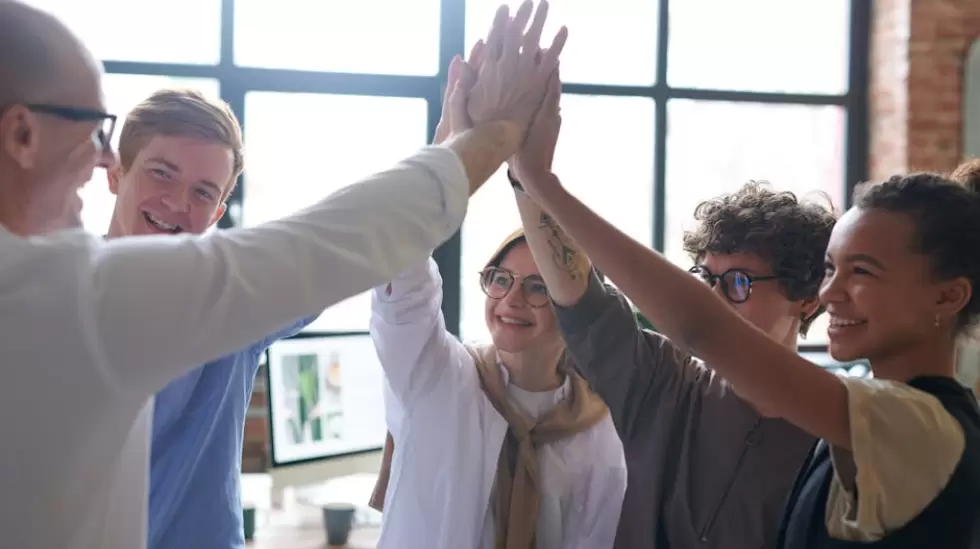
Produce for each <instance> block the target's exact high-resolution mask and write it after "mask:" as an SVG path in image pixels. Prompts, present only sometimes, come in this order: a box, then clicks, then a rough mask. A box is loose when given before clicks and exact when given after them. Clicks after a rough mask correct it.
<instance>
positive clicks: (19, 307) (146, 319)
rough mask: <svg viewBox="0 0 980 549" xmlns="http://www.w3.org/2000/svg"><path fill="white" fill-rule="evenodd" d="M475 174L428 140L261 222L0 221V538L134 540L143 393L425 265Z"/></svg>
mask: <svg viewBox="0 0 980 549" xmlns="http://www.w3.org/2000/svg"><path fill="white" fill-rule="evenodd" d="M310 184H315V183H314V182H312V181H311V183H310ZM468 189H469V186H468V182H467V177H466V174H465V172H464V170H463V166H462V165H461V163H460V162H459V159H458V158H457V157H456V155H455V154H454V153H453V152H452V151H450V150H449V149H445V148H440V147H430V148H426V149H424V150H422V151H421V152H420V153H418V154H416V155H415V156H413V157H411V158H410V159H408V160H406V161H405V162H403V163H401V164H399V165H398V166H397V167H396V168H394V169H392V170H390V171H387V172H384V173H382V174H379V175H377V176H374V177H371V178H369V179H368V180H366V181H364V182H362V183H360V184H357V185H352V186H349V187H347V188H345V189H343V190H341V191H339V192H336V193H334V194H333V195H332V196H330V197H329V198H327V199H326V200H324V201H322V202H320V203H318V204H316V205H314V206H312V207H310V208H308V209H307V210H305V211H303V212H300V213H298V214H295V215H293V216H290V217H287V218H284V219H282V220H278V221H274V222H271V223H268V224H265V225H262V226H260V227H254V228H248V229H234V230H226V231H215V232H214V233H212V234H209V235H207V236H203V237H190V236H189V237H180V238H178V237H170V236H159V237H156V236H155V237H134V238H126V239H118V240H113V241H108V242H105V241H103V239H102V238H98V237H95V236H93V235H88V234H85V233H83V232H80V231H73V232H69V233H62V234H59V235H55V236H50V237H45V238H30V239H25V238H19V237H16V236H14V235H11V234H10V233H8V232H6V231H2V230H0V325H2V326H3V330H2V332H0V338H2V342H0V359H2V363H3V365H4V368H5V372H6V373H5V379H4V382H3V384H0V417H3V418H4V420H3V421H2V422H0V441H2V444H3V450H2V451H0V478H2V483H0V539H2V545H3V546H4V547H16V548H17V549H35V548H36V549H53V548H58V549H138V548H141V547H144V546H145V543H146V525H145V522H146V499H147V467H148V459H147V457H148V444H149V438H148V433H149V420H150V416H151V411H150V409H151V406H152V400H151V399H150V397H151V396H152V395H153V394H154V393H156V392H157V391H159V390H160V389H162V388H163V387H164V386H165V385H166V384H167V383H168V382H169V381H170V380H172V379H174V378H176V377H178V376H180V375H182V374H184V373H185V372H187V371H188V370H191V369H193V368H195V367H198V366H199V365H201V364H204V363H206V362H208V361H210V360H213V359H215V358H217V357H219V356H223V355H225V354H228V353H231V352H234V351H237V350H239V349H241V348H243V347H245V346H246V345H248V344H250V343H251V342H254V341H257V340H259V339H261V338H262V337H264V336H265V335H267V334H269V333H271V332H274V331H275V330H277V329H279V328H281V327H282V326H284V325H286V324H287V323H290V322H294V321H295V320H296V319H297V318H301V317H304V316H310V315H313V314H316V313H318V312H320V311H322V310H323V309H324V308H326V307H328V306H330V305H332V304H334V303H336V302H338V301H341V300H343V299H345V298H347V297H350V296H352V295H355V294H357V293H359V292H361V291H365V290H368V289H370V288H371V286H373V285H376V284H380V283H381V282H383V281H385V280H388V279H390V278H391V277H392V276H394V275H395V274H397V273H398V272H399V271H401V270H404V269H405V268H408V267H409V266H411V265H413V264H417V263H418V262H419V261H421V260H423V259H424V258H425V257H426V256H427V255H428V254H430V253H431V252H432V250H433V248H435V247H436V246H438V245H439V244H440V243H442V242H443V241H444V240H446V239H447V238H449V237H450V236H451V235H452V234H453V233H454V232H455V231H456V230H457V229H458V227H459V225H460V224H461V222H462V219H463V215H464V214H465V210H466V202H467V197H468Z"/></svg>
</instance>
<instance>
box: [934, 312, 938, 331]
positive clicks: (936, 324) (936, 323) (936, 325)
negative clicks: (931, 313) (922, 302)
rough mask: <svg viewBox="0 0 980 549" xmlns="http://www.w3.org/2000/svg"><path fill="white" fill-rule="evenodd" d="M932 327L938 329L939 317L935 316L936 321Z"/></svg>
mask: <svg viewBox="0 0 980 549" xmlns="http://www.w3.org/2000/svg"><path fill="white" fill-rule="evenodd" d="M933 326H935V327H936V328H938V327H939V315H936V321H935V324H933Z"/></svg>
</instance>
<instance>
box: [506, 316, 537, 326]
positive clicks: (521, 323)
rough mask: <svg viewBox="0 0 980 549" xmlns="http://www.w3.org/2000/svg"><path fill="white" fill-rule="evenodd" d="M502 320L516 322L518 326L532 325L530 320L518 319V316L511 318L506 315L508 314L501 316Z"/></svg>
mask: <svg viewBox="0 0 980 549" xmlns="http://www.w3.org/2000/svg"><path fill="white" fill-rule="evenodd" d="M500 321H501V322H503V323H504V324H516V325H518V326H530V325H531V323H530V322H525V321H523V320H520V319H517V318H510V317H506V316H502V317H500Z"/></svg>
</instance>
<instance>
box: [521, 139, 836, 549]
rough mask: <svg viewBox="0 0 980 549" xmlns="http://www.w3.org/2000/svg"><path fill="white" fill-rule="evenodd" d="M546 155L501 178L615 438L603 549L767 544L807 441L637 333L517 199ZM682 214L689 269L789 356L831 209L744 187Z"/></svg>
mask: <svg viewBox="0 0 980 549" xmlns="http://www.w3.org/2000/svg"><path fill="white" fill-rule="evenodd" d="M542 146H543V147H549V146H553V145H548V144H544V145H542ZM548 157H549V153H548V151H547V150H543V151H526V150H525V151H522V153H521V154H520V155H519V156H518V160H517V162H515V163H512V165H511V167H512V172H511V176H512V178H513V180H514V184H515V189H516V196H517V203H518V206H519V208H520V210H521V217H522V219H523V222H524V228H525V230H526V231H527V239H528V243H529V244H530V247H531V250H532V251H533V253H534V258H535V260H536V262H537V264H538V265H540V267H541V275H542V277H543V279H544V281H545V283H546V284H547V285H548V289H549V292H550V294H551V298H552V299H553V300H554V303H555V310H556V312H557V314H558V323H559V326H560V327H561V331H562V335H563V337H564V339H565V341H566V344H567V345H568V350H569V354H570V356H571V357H572V358H573V360H574V361H575V363H576V364H577V365H578V366H579V368H580V371H581V372H582V373H583V375H584V376H585V378H586V379H587V380H588V381H589V382H590V383H591V385H592V386H593V387H594V388H595V390H596V391H597V392H598V393H599V395H600V396H602V398H603V400H604V401H605V402H606V404H607V405H608V406H609V409H610V413H611V414H612V418H613V421H614V423H615V425H616V429H617V431H618V433H619V435H620V437H621V439H622V441H623V446H624V451H625V454H626V461H627V463H628V465H629V485H628V487H627V491H626V497H625V500H624V503H623V511H622V516H621V519H620V524H619V530H618V533H617V537H616V545H615V546H616V547H617V548H620V549H627V548H628V549H632V548H643V549H648V548H658V549H666V548H668V547H669V548H671V549H693V548H695V547H697V548H699V549H700V548H725V549H749V548H753V549H757V548H765V549H771V548H772V547H774V546H775V542H776V536H777V533H778V525H779V520H780V518H781V516H782V509H783V504H784V502H785V500H786V497H787V494H788V493H789V491H790V489H791V488H792V485H793V479H794V477H795V475H796V473H797V470H798V469H799V467H800V465H801V464H802V463H803V461H804V460H805V459H806V457H807V455H808V453H809V451H810V449H811V447H812V446H813V444H814V437H812V436H810V435H809V434H807V433H805V432H804V431H803V430H802V429H799V428H798V427H796V426H794V425H792V424H790V423H788V422H786V421H783V420H780V419H768V418H765V417H763V415H762V414H760V413H759V412H758V411H757V410H755V409H754V408H753V407H752V405H751V404H749V403H748V402H746V401H745V400H743V399H742V398H740V397H739V396H738V395H737V394H736V393H735V392H734V391H733V389H732V387H731V386H730V384H729V383H728V382H727V381H726V380H725V379H724V378H722V377H721V376H719V375H717V373H716V372H715V371H714V370H712V368H711V365H710V364H705V363H704V362H702V361H701V360H699V359H698V358H696V357H694V356H691V355H689V354H687V353H685V352H683V351H682V350H681V349H679V348H678V347H676V346H675V345H674V344H672V343H671V341H669V340H668V339H667V338H665V337H664V336H662V335H661V334H659V333H656V332H654V331H651V330H647V329H644V328H643V327H642V326H639V325H638V324H637V321H636V316H635V314H634V311H633V309H632V307H631V305H630V303H629V302H628V301H627V300H626V299H625V298H624V297H623V296H622V295H621V294H620V293H619V292H618V291H617V290H616V289H615V288H613V287H612V286H609V285H605V284H603V283H602V282H601V281H600V278H599V277H597V276H596V274H595V271H594V270H593V268H592V265H591V262H590V261H589V259H588V257H586V255H585V254H584V253H583V252H582V251H581V249H580V248H579V247H578V245H577V244H576V243H575V242H574V241H572V240H571V239H570V238H569V237H568V236H567V235H566V234H565V233H564V231H563V230H562V229H561V227H559V226H558V224H557V223H556V222H555V221H554V219H553V218H552V217H551V216H549V215H547V214H545V213H543V211H542V209H541V208H540V207H539V206H538V205H537V204H536V203H535V202H534V201H533V200H532V199H531V198H530V197H529V196H528V195H527V194H525V193H524V192H523V188H522V186H521V182H523V181H528V180H530V181H532V182H533V181H535V179H536V178H554V177H555V175H553V174H552V173H551V171H550V166H548V165H546V164H543V163H542V162H541V161H540V160H538V159H540V158H548ZM694 217H695V220H696V222H697V224H696V226H694V227H693V228H692V229H691V230H690V231H688V232H687V233H685V235H684V249H685V250H686V251H687V253H688V254H689V255H690V257H691V259H692V266H691V267H690V272H691V273H692V274H693V275H694V276H697V277H699V278H701V279H702V280H704V281H705V282H706V283H707V284H709V285H711V286H712V287H713V289H714V291H715V293H716V294H717V295H718V297H719V298H720V299H722V300H724V301H725V302H726V303H728V304H729V305H730V306H731V307H732V308H733V309H734V310H736V311H737V312H738V313H739V314H740V315H742V316H743V317H744V318H745V319H747V320H748V321H750V322H751V323H752V324H754V325H755V326H756V327H757V328H759V329H760V330H762V331H763V332H765V333H767V334H768V335H769V336H770V337H771V338H772V339H774V340H776V341H778V342H780V343H782V344H783V345H785V346H786V347H788V348H790V349H793V350H794V351H795V350H796V348H797V341H798V336H799V335H805V334H806V333H807V330H808V329H809V327H810V325H811V324H812V323H813V321H814V319H815V318H816V317H817V316H819V315H820V314H821V313H822V312H823V309H822V308H821V307H820V305H819V303H818V302H817V293H818V291H819V288H820V282H821V280H822V279H823V273H824V251H825V250H826V248H827V242H828V240H829V238H830V233H831V230H832V228H833V226H834V223H835V215H834V213H833V212H832V211H831V209H829V208H827V207H824V206H823V205H820V204H817V203H809V202H806V201H801V200H798V199H797V197H796V196H794V195H793V194H792V193H788V192H777V191H775V190H773V189H772V188H771V187H770V186H768V185H767V184H764V183H758V182H750V183H747V184H746V185H744V186H743V187H742V188H741V189H740V190H738V191H737V192H735V193H732V194H728V195H725V196H720V197H717V198H713V199H711V200H707V201H705V202H703V203H701V204H700V205H699V206H698V208H697V209H696V211H695V213H694ZM657 283H658V281H657V280H650V281H649V284H657Z"/></svg>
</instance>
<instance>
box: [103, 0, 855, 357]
mask: <svg viewBox="0 0 980 549" xmlns="http://www.w3.org/2000/svg"><path fill="white" fill-rule="evenodd" d="M673 1H680V0H673ZM440 4H441V6H440V8H441V10H440V38H439V67H440V69H439V73H438V74H436V75H432V76H399V75H373V74H348V73H336V72H311V71H302V70H285V69H264V68H254V67H242V66H236V65H235V63H234V47H235V44H234V42H235V40H234V36H235V35H234V33H235V0H221V40H220V44H221V55H220V61H219V63H218V64H216V65H195V64H177V63H151V62H130V61H112V60H107V61H104V66H105V70H106V72H107V73H119V74H133V75H159V76H170V77H191V78H210V79H215V80H217V81H218V82H219V86H220V93H221V98H222V99H223V100H225V101H227V102H228V104H229V105H230V106H231V109H232V110H233V111H234V113H235V114H236V115H237V116H238V118H239V120H240V121H241V123H242V126H243V127H244V126H245V125H246V124H248V120H247V118H246V114H247V113H246V112H245V95H246V94H247V93H248V92H255V91H260V92H261V91H266V92H287V93H324V94H327V93H329V94H353V95H368V96H381V97H414V98H422V99H425V101H426V102H427V105H428V127H427V134H426V135H427V137H428V139H430V140H431V138H432V135H433V134H434V132H435V127H436V124H437V123H438V121H439V111H440V107H441V96H442V90H443V89H444V86H445V83H446V79H447V72H446V68H447V67H448V65H449V62H450V60H451V59H452V57H453V56H454V55H456V54H464V53H465V49H466V48H465V46H466V44H465V17H466V13H465V10H466V0H440ZM670 4H671V0H659V9H658V18H657V21H656V25H657V55H656V59H655V63H656V83H655V84H653V85H651V86H618V85H602V84H576V83H566V84H564V86H563V91H564V93H569V94H583V95H604V96H635V97H647V98H651V99H653V100H654V105H655V108H654V120H652V121H651V123H652V124H653V125H654V150H653V151H652V153H653V154H652V158H653V163H654V166H653V168H654V169H653V175H654V177H653V223H652V227H651V231H652V241H653V246H654V248H656V249H658V250H663V249H664V233H665V231H664V226H665V222H666V212H665V206H666V204H665V198H666V165H667V164H666V163H667V162H668V161H669V159H668V158H667V155H666V145H667V105H668V102H669V101H670V100H671V99H695V100H713V101H730V102H753V103H769V104H792V105H834V106H839V107H843V109H844V112H845V120H846V130H845V136H846V137H845V166H844V174H845V177H844V181H845V186H846V188H845V197H846V199H845V201H846V202H845V204H844V206H845V207H847V206H848V205H849V203H848V202H849V200H850V195H851V192H852V190H853V186H854V185H855V184H856V183H857V182H860V181H863V180H865V179H866V178H867V171H868V168H867V165H868V69H869V56H870V50H869V37H870V31H871V16H872V3H871V2H870V1H866V0H852V1H851V2H850V29H849V49H850V51H849V66H848V86H847V91H846V92H845V93H843V94H839V95H834V94H801V93H772V92H748V91H736V90H721V89H697V88H679V87H671V86H669V85H668V82H667V63H668V47H669V37H670ZM246 172H247V170H246ZM247 177H248V176H247V173H246V174H244V175H243V178H247ZM246 190H247V186H246V184H245V182H244V181H242V180H240V181H239V185H237V186H236V188H235V191H234V192H233V193H232V194H231V196H230V197H229V208H228V213H226V215H225V216H224V217H223V218H222V219H221V220H220V222H219V225H218V226H219V227H222V228H228V227H233V226H235V225H236V224H238V223H239V221H240V220H239V219H236V217H238V216H240V215H241V211H242V208H241V205H242V201H243V198H244V193H245V192H246ZM461 251H462V250H461V239H460V232H458V231H457V233H456V234H455V235H454V236H453V237H452V238H451V239H449V240H448V241H447V242H446V243H445V244H443V245H442V246H441V247H440V248H439V249H438V250H436V252H435V260H436V262H437V263H438V265H439V268H440V271H441V272H442V276H443V278H444V280H445V281H446V282H447V283H446V284H445V285H444V287H443V288H444V297H443V312H444V313H445V317H446V326H447V327H448V329H449V330H450V331H451V332H453V333H454V334H458V333H459V323H460V305H461V303H460V301H461V284H462V279H461V276H460V275H461V272H460V260H461ZM826 349H827V346H826V345H812V344H811V345H803V346H801V351H803V352H805V353H813V354H815V355H821V356H823V355H825V353H826Z"/></svg>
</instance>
